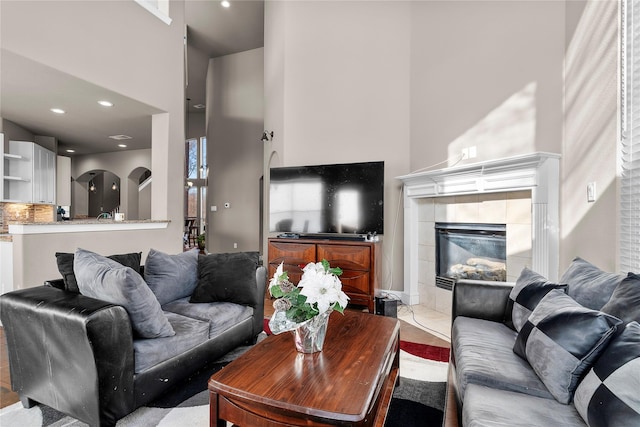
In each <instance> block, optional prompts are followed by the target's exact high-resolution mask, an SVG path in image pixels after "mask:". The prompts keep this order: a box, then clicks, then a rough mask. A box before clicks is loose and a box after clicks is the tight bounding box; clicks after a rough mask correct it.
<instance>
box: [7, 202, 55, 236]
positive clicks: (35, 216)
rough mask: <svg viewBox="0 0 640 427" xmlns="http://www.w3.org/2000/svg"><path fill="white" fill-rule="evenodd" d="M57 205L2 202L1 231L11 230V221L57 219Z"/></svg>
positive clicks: (33, 221) (48, 220)
mask: <svg viewBox="0 0 640 427" xmlns="http://www.w3.org/2000/svg"><path fill="white" fill-rule="evenodd" d="M55 212H56V211H55V206H53V205H34V204H27V203H0V233H8V232H9V222H21V223H25V222H26V223H42V222H53V221H55V219H56V213H55Z"/></svg>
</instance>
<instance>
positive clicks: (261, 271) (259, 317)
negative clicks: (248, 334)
mask: <svg viewBox="0 0 640 427" xmlns="http://www.w3.org/2000/svg"><path fill="white" fill-rule="evenodd" d="M266 285H267V269H266V268H265V267H264V266H259V267H258V268H257V269H256V308H255V309H254V311H253V335H254V336H257V335H258V334H259V333H260V332H262V331H263V329H264V293H265V287H266Z"/></svg>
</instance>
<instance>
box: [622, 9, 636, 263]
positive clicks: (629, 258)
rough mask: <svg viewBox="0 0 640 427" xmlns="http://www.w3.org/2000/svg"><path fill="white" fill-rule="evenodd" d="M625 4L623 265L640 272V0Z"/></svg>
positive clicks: (623, 64)
mask: <svg viewBox="0 0 640 427" xmlns="http://www.w3.org/2000/svg"><path fill="white" fill-rule="evenodd" d="M621 4H622V13H621V15H622V24H623V25H622V28H623V29H624V30H623V31H621V34H622V43H621V47H622V51H621V53H622V54H621V60H622V61H621V62H622V64H621V67H620V69H621V72H622V76H621V77H622V78H621V82H622V90H621V95H622V98H621V101H622V102H621V104H622V105H621V106H622V110H623V111H622V114H621V118H622V133H621V134H622V138H621V145H620V146H621V175H622V176H621V187H620V269H621V271H623V272H627V271H633V272H636V273H640V0H627V1H623V2H622V3H621Z"/></svg>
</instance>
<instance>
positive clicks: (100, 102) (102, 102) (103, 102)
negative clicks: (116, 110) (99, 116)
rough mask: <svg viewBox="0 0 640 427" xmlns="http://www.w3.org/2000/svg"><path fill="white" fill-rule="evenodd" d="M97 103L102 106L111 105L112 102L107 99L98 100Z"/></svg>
mask: <svg viewBox="0 0 640 427" xmlns="http://www.w3.org/2000/svg"><path fill="white" fill-rule="evenodd" d="M98 104H100V105H102V106H103V107H113V104H112V103H111V102H109V101H98Z"/></svg>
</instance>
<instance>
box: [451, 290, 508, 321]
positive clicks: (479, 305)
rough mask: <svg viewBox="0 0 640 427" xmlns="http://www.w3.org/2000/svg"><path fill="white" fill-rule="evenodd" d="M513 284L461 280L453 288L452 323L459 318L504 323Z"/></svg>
mask: <svg viewBox="0 0 640 427" xmlns="http://www.w3.org/2000/svg"><path fill="white" fill-rule="evenodd" d="M513 286H514V283H513V282H490V281H482V280H466V279H463V280H459V281H457V282H456V284H455V285H454V286H453V306H452V308H451V323H452V324H453V321H454V320H455V318H456V317H457V316H466V317H475V318H478V319H484V320H491V321H494V322H502V321H503V320H504V319H505V311H506V308H507V301H508V300H509V294H510V293H511V289H513Z"/></svg>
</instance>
